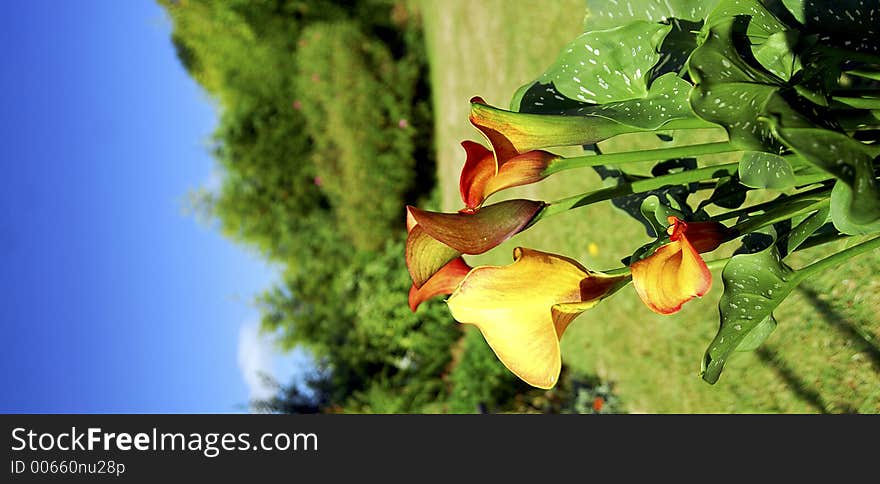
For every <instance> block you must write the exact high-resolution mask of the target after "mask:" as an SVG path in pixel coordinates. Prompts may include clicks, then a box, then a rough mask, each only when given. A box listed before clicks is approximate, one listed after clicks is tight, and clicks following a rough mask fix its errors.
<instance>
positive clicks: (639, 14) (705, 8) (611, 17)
mask: <svg viewBox="0 0 880 484" xmlns="http://www.w3.org/2000/svg"><path fill="white" fill-rule="evenodd" d="M715 3H717V0H707V1H697V0H587V14H586V15H585V16H584V28H585V29H588V30H599V29H610V28H613V27H617V26H618V25H623V24H626V23H629V22H632V21H633V20H648V21H651V22H664V21H667V20H668V19H672V18H676V19H682V20H690V21H693V22H696V21H698V20H702V19H703V18H705V16H706V14H707V13H708V12H709V11H710V10H711V9H712V7H713V6H714V4H715Z"/></svg>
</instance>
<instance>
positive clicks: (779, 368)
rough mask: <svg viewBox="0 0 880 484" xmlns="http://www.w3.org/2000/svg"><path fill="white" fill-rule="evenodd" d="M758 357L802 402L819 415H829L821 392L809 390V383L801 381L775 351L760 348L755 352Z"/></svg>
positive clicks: (764, 347) (763, 347)
mask: <svg viewBox="0 0 880 484" xmlns="http://www.w3.org/2000/svg"><path fill="white" fill-rule="evenodd" d="M755 353H756V354H757V355H758V358H759V359H760V360H761V362H762V363H764V364H765V365H767V366H768V367H769V368H771V369H772V370H773V371H774V372H776V374H777V375H779V377H780V378H782V381H784V382H785V384H786V385H787V386H788V388H789V389H790V390H791V391H792V393H794V394H795V395H796V396H797V397H798V398H799V399H800V400H801V401H803V402H804V403H806V404H808V405H810V406H811V407H813V408H815V409H816V410H817V411H818V412H819V413H829V412H828V410H826V409H825V401H824V400H823V399H822V396H821V395H819V392H817V391H815V390H813V389H811V388H809V387H808V386H807V382H805V381H804V380H803V379H801V377H800V376H798V375H797V373H795V372H794V370H792V369H791V367H789V366H788V365H787V364H786V363H785V361H783V360H782V359H781V358H779V355H777V354H776V352H775V351H773V350H771V349H770V348H768V347H766V346H762V347H760V348H758V350H757V351H756V352H755Z"/></svg>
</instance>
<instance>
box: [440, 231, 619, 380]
mask: <svg viewBox="0 0 880 484" xmlns="http://www.w3.org/2000/svg"><path fill="white" fill-rule="evenodd" d="M513 258H514V262H513V264H510V265H507V266H499V267H495V266H483V267H477V268H475V269H473V270H471V271H470V273H469V274H468V275H467V276H466V277H465V278H464V280H463V281H462V282H461V283H460V284H459V285H458V288H457V289H456V290H455V292H453V293H452V296H451V297H450V298H449V299H448V300H447V304H448V305H449V310H450V312H451V313H452V317H454V318H455V319H456V320H457V321H459V322H462V323H467V324H473V325H474V326H476V327H477V328H479V329H480V332H481V333H482V334H483V337H484V338H486V342H487V343H489V346H490V347H491V348H492V350H493V351H494V352H495V355H496V356H498V359H499V360H501V362H502V363H504V365H505V366H506V367H507V368H508V369H509V370H510V371H511V372H513V373H514V374H515V375H516V376H518V377H519V378H521V379H522V380H523V381H525V382H526V383H528V384H530V385H532V386H535V387H538V388H551V387H553V386H554V385H555V384H556V382H557V380H558V379H559V372H560V369H561V367H562V357H561V353H560V349H559V340H560V339H561V338H562V334H563V333H564V332H565V330H566V328H568V325H569V324H570V323H571V322H572V321H573V320H574V319H575V318H576V317H577V316H578V315H580V314H581V313H582V312H583V311H585V310H587V309H589V308H591V307H593V306H595V305H596V304H598V303H599V301H601V300H602V299H603V298H605V297H607V296H609V295H611V294H613V293H614V292H615V291H616V290H617V289H619V288H621V287H623V286H624V285H625V284H626V282H627V281H628V279H629V276H610V275H607V274H602V273H598V272H592V271H589V270H587V269H585V268H584V267H583V266H582V265H580V264H579V263H577V262H576V261H574V260H572V259H569V258H568V257H563V256H560V255H556V254H550V253H546V252H540V251H537V250H532V249H524V248H517V249H515V250H514V253H513ZM537 281H540V283H536V282H537Z"/></svg>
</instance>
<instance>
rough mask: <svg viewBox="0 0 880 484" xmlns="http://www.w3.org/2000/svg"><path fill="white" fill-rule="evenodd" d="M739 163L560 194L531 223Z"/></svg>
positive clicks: (724, 171) (721, 172)
mask: <svg viewBox="0 0 880 484" xmlns="http://www.w3.org/2000/svg"><path fill="white" fill-rule="evenodd" d="M599 156H604V155H595V156H593V157H591V158H598V157H599ZM738 167H739V163H727V164H724V165H716V166H707V167H705V168H699V169H696V170H687V171H682V172H679V173H672V174H669V175H662V176H657V177H653V178H646V179H644V180H637V181H634V182H630V183H624V184H622V185H617V186H614V187H607V188H600V189H599V190H595V191H592V192H588V193H584V194H581V195H575V196H573V197H568V198H563V199H561V200H556V201H554V202H550V203H549V204H548V205H547V206H546V207H545V208H544V209H543V210H541V212H539V213H538V215H537V216H536V217H535V218H534V219H533V220H532V222H531V224H529V225H534V224H535V223H536V222H538V220H541V219H544V218H547V217H550V216H553V215H556V214H559V213H562V212H566V211H568V210H571V209H574V208H578V207H583V206H586V205H590V204H593V203H597V202H603V201H605V200H611V199H613V198H617V197H622V196H626V195H630V194H633V193H644V192H649V191H651V190H657V189H658V188H662V187H665V186H668V185H678V184H682V183H692V182H699V181H703V180H707V179H710V178H722V177H725V176H730V175H732V174H734V173H736V171H737V169H738Z"/></svg>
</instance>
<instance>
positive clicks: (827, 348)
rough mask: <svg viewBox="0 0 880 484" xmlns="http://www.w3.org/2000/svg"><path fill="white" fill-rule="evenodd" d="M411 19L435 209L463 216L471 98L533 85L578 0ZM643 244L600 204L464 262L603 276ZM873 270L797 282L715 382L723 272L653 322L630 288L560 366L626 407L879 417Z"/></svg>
mask: <svg viewBox="0 0 880 484" xmlns="http://www.w3.org/2000/svg"><path fill="white" fill-rule="evenodd" d="M419 10H420V12H421V15H422V18H423V21H424V26H425V33H426V39H427V45H428V53H429V58H430V64H431V83H432V89H433V96H434V100H433V101H434V102H433V105H434V114H435V124H436V134H435V136H436V138H435V139H436V143H437V159H438V183H439V184H440V189H441V193H442V203H443V208H444V209H445V210H448V211H454V210H457V209H458V208H460V207H461V201H460V199H459V195H458V176H459V172H460V169H461V166H462V165H463V163H464V152H463V150H462V149H461V147H460V146H459V143H460V142H461V141H462V140H465V139H473V140H479V141H482V138H481V137H480V136H479V135H478V133H477V131H476V130H474V129H473V128H472V127H471V126H470V124H469V123H468V120H467V116H468V109H469V104H468V99H470V98H471V97H472V96H475V95H479V96H481V97H483V98H484V99H486V101H488V102H489V103H490V104H493V105H497V106H503V107H506V106H507V105H508V103H509V101H510V98H511V96H512V95H513V93H514V91H515V90H516V89H517V88H518V87H520V86H521V85H522V84H524V83H526V82H529V81H531V80H533V79H534V78H535V77H537V76H538V75H539V74H540V73H541V72H542V71H543V70H544V69H545V68H546V67H547V66H549V65H550V63H551V62H552V61H553V59H554V58H555V56H556V54H557V53H558V52H559V51H560V49H562V47H563V46H564V45H565V44H566V43H568V42H569V41H570V40H572V39H573V38H574V37H575V36H577V35H578V34H579V33H580V32H581V31H582V29H583V24H584V9H583V1H582V0H562V1H555V2H539V1H522V0H517V1H514V0H491V1H481V2H469V1H465V0H447V1H443V2H434V1H429V0H423V1H422V2H421V3H419ZM723 139H725V135H724V133H723V131H714V130H702V131H700V132H689V133H686V134H681V135H680V136H679V135H678V134H677V135H676V143H688V142H694V141H710V140H723ZM656 143H659V142H658V141H655V140H653V139H645V138H644V137H641V136H624V137H619V138H616V139H613V140H609V141H608V142H605V143H602V144H601V145H600V146H601V147H602V148H603V149H604V150H606V151H609V152H610V151H614V150H619V149H621V148H622V147H624V146H626V147H628V148H632V147H650V146H653V144H656ZM554 151H557V152H559V153H562V154H572V153H574V152H576V151H577V150H576V149H574V150H573V149H572V148H566V149H561V150H554ZM718 160H719V158H718V157H715V158H713V159H708V158H707V159H705V160H700V161H701V162H708V163H711V162H715V161H718ZM598 186H600V180H599V178H598V176H596V174H595V173H594V172H593V171H592V170H590V169H583V170H577V171H570V172H565V173H564V174H560V175H556V176H554V177H551V178H549V179H547V180H545V181H543V182H541V183H538V184H535V185H532V186H528V187H521V188H518V189H513V190H509V191H507V192H504V193H502V194H499V195H496V197H493V200H495V201H497V200H501V199H503V198H519V197H521V198H532V199H537V200H553V199H557V198H561V197H564V196H567V195H573V194H577V193H581V192H585V191H588V190H591V189H593V188H596V187H598ZM500 195H503V196H500ZM854 239H855V238H854ZM647 241H648V238H647V236H646V235H645V233H644V230H643V229H642V227H641V225H640V224H639V223H637V222H636V221H634V220H632V219H630V218H629V217H627V216H625V215H624V214H623V213H622V212H619V211H618V210H617V209H615V208H614V207H613V206H612V205H611V204H610V202H604V203H601V204H598V205H594V206H590V207H587V208H581V209H578V210H575V211H572V212H569V213H567V214H564V215H560V216H557V217H554V218H553V219H550V220H547V221H545V222H541V223H540V224H538V225H537V226H535V227H534V228H532V229H530V230H529V231H527V232H526V233H523V234H521V235H519V236H517V237H515V238H514V239H513V240H511V241H509V242H508V243H507V244H504V245H503V246H501V247H499V248H497V249H495V250H493V251H491V252H490V253H487V254H483V255H481V256H478V257H472V258H469V262H470V263H471V264H505V263H509V262H510V260H511V258H510V254H511V250H512V248H513V247H515V246H527V247H532V248H535V249H539V250H544V251H551V252H558V253H563V254H566V255H568V256H570V257H574V258H576V259H578V260H579V261H581V262H582V263H583V264H584V265H585V266H587V267H590V268H592V269H596V270H602V269H609V268H614V267H618V266H620V258H621V257H624V256H626V255H628V254H629V253H631V251H632V250H633V249H635V248H636V247H638V246H640V245H642V244H643V243H645V242H647ZM855 242H858V240H852V241H849V242H848V243H850V244H852V243H855ZM842 243H847V242H842ZM732 245H734V244H728V246H732ZM728 246H725V247H722V248H721V249H719V250H718V251H717V252H718V254H721V256H726V255H729V253H730V252H731V251H732V250H733V248H734V247H728ZM822 253H823V249H822V248H818V249H811V250H810V251H805V252H804V253H803V255H801V254H798V256H799V257H798V258H797V259H795V260H794V261H793V265H794V266H795V267H799V266H800V265H803V264H806V263H808V262H810V261H811V260H814V259H815V258H817V257H820V256H821V255H822ZM710 258H711V255H710ZM878 273H880V254H878V253H876V252H874V253H869V254H866V255H863V256H861V257H859V258H856V259H852V260H850V261H849V262H848V263H846V264H845V265H842V266H839V267H838V268H836V269H835V270H834V271H832V272H829V273H827V274H823V275H822V277H818V278H815V279H812V280H810V281H808V282H807V283H805V284H804V285H802V286H801V287H800V288H799V289H798V290H796V291H795V292H794V293H793V294H792V295H791V296H790V297H789V298H788V299H787V300H786V301H785V302H784V303H783V304H782V305H781V306H780V307H779V309H778V310H777V311H776V313H775V314H776V316H777V319H778V320H779V327H778V328H777V330H776V331H775V332H774V333H773V334H772V335H771V336H770V338H769V339H768V340H767V342H766V343H765V344H764V346H763V347H762V348H761V349H759V350H758V351H757V352H754V353H743V354H740V355H738V356H737V357H735V358H734V359H732V360H731V361H730V362H729V363H728V364H727V366H726V369H725V373H724V374H723V375H722V377H721V380H720V381H719V382H718V383H717V384H715V385H709V384H707V383H705V382H703V381H702V380H701V379H700V377H699V370H700V360H701V358H702V355H703V352H704V351H705V349H706V345H707V344H708V342H709V341H711V339H712V337H713V336H714V334H715V332H716V330H717V326H718V316H717V303H718V298H719V297H720V295H721V289H722V287H721V282H720V277H718V275H719V272H718V271H716V272H715V276H716V277H715V284H714V286H713V289H712V291H711V292H710V293H709V294H707V295H706V296H705V297H704V298H702V299H701V300H698V301H692V302H690V303H688V304H687V305H685V307H684V309H683V310H682V311H681V312H680V313H678V314H676V315H673V316H665V317H664V316H659V315H656V314H654V313H652V312H651V311H650V310H648V309H647V308H646V307H645V306H644V305H643V304H642V303H641V301H639V300H638V298H637V296H636V295H635V292H634V291H632V289H631V288H628V289H626V290H624V291H621V292H620V293H619V294H617V295H615V296H614V297H613V298H611V299H609V300H607V301H605V302H603V304H601V305H600V306H599V307H597V308H595V309H593V310H591V311H589V312H587V313H585V314H584V315H582V316H581V317H580V318H579V319H578V320H577V321H575V323H573V324H572V325H571V327H570V329H569V330H568V332H567V333H566V334H565V337H564V338H563V340H562V350H563V361H564V362H565V363H566V364H567V365H570V366H571V367H573V368H576V369H579V370H583V371H585V372H589V373H594V374H597V375H599V376H600V377H602V378H603V379H605V380H607V381H610V382H612V383H613V384H614V386H615V391H616V392H617V393H618V394H619V395H620V397H621V399H622V401H623V402H624V404H625V406H626V408H627V410H629V411H631V412H651V413H653V412H660V413H714V412H786V413H792V412H795V413H807V412H810V413H812V412H859V413H878V412H880V348H878V347H880V320H878V318H877V313H878V310H880V278H878V277H877V274H878Z"/></svg>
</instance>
